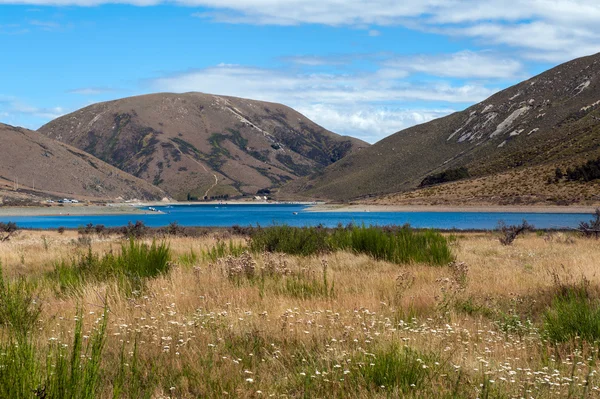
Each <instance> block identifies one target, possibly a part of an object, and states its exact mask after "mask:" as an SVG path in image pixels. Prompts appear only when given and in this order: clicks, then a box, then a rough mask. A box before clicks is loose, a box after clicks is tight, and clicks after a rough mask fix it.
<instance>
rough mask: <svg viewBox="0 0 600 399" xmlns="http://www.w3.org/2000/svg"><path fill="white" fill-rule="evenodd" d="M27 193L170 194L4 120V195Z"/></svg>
mask: <svg viewBox="0 0 600 399" xmlns="http://www.w3.org/2000/svg"><path fill="white" fill-rule="evenodd" d="M15 189H17V190H15ZM28 195H32V196H37V197H39V196H42V197H46V198H47V197H77V198H102V199H111V200H115V199H117V198H121V199H152V200H156V199H162V198H163V197H165V196H166V194H165V193H164V192H163V191H162V190H160V189H159V188H157V187H154V186H152V185H151V184H148V183H146V182H145V181H143V180H140V179H138V178H135V177H133V176H131V175H128V174H127V173H124V172H122V171H120V170H118V169H117V168H115V167H113V166H110V165H108V164H106V163H105V162H102V161H101V160H99V159H97V158H95V157H93V156H91V155H89V154H86V153H85V152H83V151H81V150H79V149H77V148H74V147H71V146H69V145H66V144H63V143H59V142H57V141H55V140H52V139H50V138H48V137H46V136H44V135H42V134H40V133H38V132H35V131H32V130H28V129H23V128H17V127H13V126H9V125H4V124H1V123H0V196H15V197H26V196H28Z"/></svg>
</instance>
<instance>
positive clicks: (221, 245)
mask: <svg viewBox="0 0 600 399" xmlns="http://www.w3.org/2000/svg"><path fill="white" fill-rule="evenodd" d="M246 250H247V248H246V246H245V245H244V244H241V243H240V244H236V243H234V242H233V240H229V243H225V242H224V241H220V240H219V241H217V243H216V245H214V246H212V247H211V248H209V249H206V250H202V259H203V260H207V261H211V262H216V261H217V260H218V259H221V258H224V257H226V256H240V255H241V254H243V253H244V251H246ZM192 255H193V256H194V257H195V256H196V254H194V253H193V251H192Z"/></svg>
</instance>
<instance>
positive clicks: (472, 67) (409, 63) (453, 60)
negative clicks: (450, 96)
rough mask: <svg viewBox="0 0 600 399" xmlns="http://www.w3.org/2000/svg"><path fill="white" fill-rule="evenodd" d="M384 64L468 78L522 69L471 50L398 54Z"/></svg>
mask: <svg viewBox="0 0 600 399" xmlns="http://www.w3.org/2000/svg"><path fill="white" fill-rule="evenodd" d="M386 66H387V67H394V68H396V69H399V70H405V71H407V72H421V73H426V74H428V75H433V76H439V77H453V78H468V79H472V78H477V79H480V78H483V79H485V78H500V79H514V78H515V77H517V76H519V75H522V73H523V65H522V64H521V63H520V62H519V61H517V60H514V59H510V58H504V57H500V56H497V55H495V54H492V53H490V52H479V53H477V52H473V51H461V52H458V53H454V54H444V55H421V56H413V57H402V58H397V59H395V60H392V61H389V62H387V63H386Z"/></svg>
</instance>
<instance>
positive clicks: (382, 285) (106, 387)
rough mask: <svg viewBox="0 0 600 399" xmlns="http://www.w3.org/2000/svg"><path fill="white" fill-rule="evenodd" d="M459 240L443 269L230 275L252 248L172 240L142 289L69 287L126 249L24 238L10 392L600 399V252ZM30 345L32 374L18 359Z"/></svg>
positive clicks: (265, 262)
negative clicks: (68, 273) (215, 252)
mask: <svg viewBox="0 0 600 399" xmlns="http://www.w3.org/2000/svg"><path fill="white" fill-rule="evenodd" d="M447 238H448V241H449V245H450V247H451V251H452V255H453V257H454V258H455V261H454V262H452V263H451V264H449V265H445V266H434V265H429V264H419V263H412V264H393V263H388V262H384V261H377V260H374V259H373V258H371V257H369V256H367V255H363V254H355V253H350V252H333V253H327V254H323V255H319V256H307V257H299V256H291V255H286V254H273V253H260V252H258V253H257V252H252V253H245V254H242V255H240V256H227V254H226V253H225V254H221V255H224V256H223V257H220V258H219V259H217V260H215V256H208V255H207V254H208V251H209V250H210V248H214V247H215V246H218V245H220V243H223V242H226V243H228V244H229V242H230V241H231V242H232V244H233V246H232V247H233V248H239V246H242V245H246V243H247V241H248V238H247V237H244V236H231V235H230V234H229V233H211V234H208V235H206V236H203V237H200V238H187V237H168V236H167V237H165V238H164V241H165V242H166V243H167V245H168V246H169V258H170V261H169V264H168V266H169V268H168V269H167V270H166V271H165V272H163V273H160V274H159V275H158V276H157V277H152V278H148V279H145V280H144V281H143V283H142V284H140V285H137V286H135V289H134V288H132V287H134V286H131V285H130V286H125V288H124V285H123V284H122V283H120V282H119V280H118V279H111V278H110V277H108V278H105V279H103V280H102V279H97V280H93V279H88V280H85V281H79V282H78V283H73V284H66V283H65V281H67V280H66V278H65V277H57V276H58V274H57V271H56V270H57V268H58V267H59V266H58V265H59V264H60V263H61V262H63V264H75V263H77V260H78V259H79V263H78V264H79V265H80V267H84V266H82V265H83V262H82V261H81V259H85V257H86V256H90V254H98V255H99V256H101V255H102V254H106V253H110V252H111V251H112V252H113V253H115V254H117V253H119V252H120V251H121V246H122V244H123V243H125V245H129V244H128V243H127V241H126V240H124V239H123V238H121V237H120V236H98V235H90V236H86V237H85V238H82V237H81V236H80V235H78V234H77V232H72V231H66V232H64V233H63V234H59V233H57V232H38V231H20V232H19V233H18V235H16V236H15V237H13V238H12V239H11V240H10V241H7V242H3V243H0V263H1V264H2V271H3V274H4V282H3V284H2V287H0V288H1V289H2V292H1V293H0V301H4V302H3V303H2V305H3V306H7V307H6V309H8V308H10V309H16V310H15V311H14V312H16V313H19V312H21V313H20V314H25V313H26V312H24V311H23V307H22V306H21V307H19V306H16V305H15V300H14V298H21V299H23V300H24V301H25V303H26V305H27V306H29V308H30V309H32V308H35V309H37V306H39V307H40V314H39V315H38V316H37V317H35V320H34V321H33V322H32V323H33V324H32V326H33V327H32V328H31V329H30V330H29V331H26V337H21V336H19V334H18V333H14V331H15V330H18V326H15V325H13V324H11V320H15V319H14V318H11V317H13V316H11V314H10V312H7V311H6V310H5V311H2V312H0V323H2V325H1V326H0V330H1V333H0V334H1V335H0V336H1V340H2V343H1V345H2V348H1V349H2V352H1V353H0V364H1V367H0V382H1V383H2V385H3V386H4V388H3V391H2V392H4V394H6V392H9V391H8V388H6V384H8V383H11V384H14V385H15V386H17V385H18V386H20V388H19V389H20V391H19V390H18V389H17V388H15V390H13V391H10V392H12V393H11V395H15V396H13V397H17V396H21V397H47V398H50V397H57V396H56V395H58V396H62V397H102V398H113V397H116V398H119V397H131V398H139V397H148V398H171V397H173V398H192V397H194V398H195V397H232V398H233V397H241V398H259V397H278V398H281V397H287V398H297V397H305V398H316V397H339V398H342V397H343V398H347V397H353V398H371V397H376V398H377V397H381V398H383V397H416V398H433V397H442V398H443V397H446V398H475V397H479V398H521V397H522V398H546V397H573V398H583V397H598V395H600V388H599V386H600V377H599V376H598V375H597V373H598V371H599V366H598V361H599V360H600V359H599V355H600V353H599V350H600V345H599V344H598V342H597V341H596V339H597V338H600V321H599V320H600V317H598V315H599V314H600V313H599V312H598V303H597V300H598V298H600V295H599V294H600V289H599V287H600V275H598V273H597V270H598V265H600V245H598V244H599V242H598V241H596V240H593V239H586V238H583V237H578V236H576V235H570V234H565V233H551V234H548V233H539V234H536V233H528V234H527V235H524V236H519V237H518V238H517V239H516V240H515V242H514V243H513V244H512V245H509V246H504V245H501V244H500V242H499V240H498V236H497V235H496V234H495V233H466V234H460V235H458V236H452V237H449V236H448V237H447ZM142 240H143V241H144V240H145V241H146V242H147V244H148V245H150V244H151V242H152V239H142ZM162 240H163V239H161V238H159V239H157V242H161V241H162ZM90 248H91V249H90ZM90 251H91V252H90ZM225 252H227V251H225ZM234 252H236V254H237V253H239V251H234ZM203 253H204V255H203ZM211 258H212V259H211ZM74 261H75V262H74ZM82 273H83V271H82ZM23 279H25V280H23ZM69 281H72V280H69ZM27 292H29V293H30V295H31V303H27V301H26V300H27V296H26V295H25V294H23V293H27ZM19 293H20V294H19ZM570 293H575V294H573V295H571V294H570ZM577 293H580V294H581V298H580V296H577V295H579V294H577ZM11 296H12V297H11ZM575 296H577V298H580V299H581V301H577V300H574V301H571V302H569V301H568V300H569V299H573V298H574V297H575ZM11 298H12V299H11ZM561 298H562V302H561ZM11 301H12V302H11ZM7 304H8V305H7ZM573 304H574V305H573ZM571 305H572V306H573V307H572V308H569V306H571ZM579 305H581V306H579ZM27 306H26V307H27ZM561 306H562V307H561ZM578 306H579V307H578ZM565 309H567V311H569V309H571V313H573V314H575V313H577V312H582V315H583V316H582V317H584V318H586V321H587V322H588V324H590V326H589V329H588V330H585V329H584V326H580V325H579V324H578V321H577V320H578V319H576V318H575V319H574V321H573V323H574V325H560V322H557V321H556V317H554V316H556V315H558V316H560V315H561V314H562V313H560V312H561V311H564V310H565ZM586 312H587V313H586ZM595 318H597V320H596V319H595ZM77 320H79V322H80V323H81V324H80V325H79V327H78V322H77ZM594 323H596V324H594ZM586 326H587V325H586ZM579 327H581V329H580V330H577V329H578V328H579ZM78 328H81V332H80V334H79V335H78V330H77V329H78ZM572 331H576V333H578V335H579V336H576V335H577V334H571V335H569V334H570V333H571V332H572ZM561 334H562V335H561ZM586 334H587V335H586ZM595 334H596V335H595ZM15 337H16V338H15ZM78 337H79V338H78ZM27 345H30V346H31V348H32V353H33V354H32V355H31V356H30V357H31V358H32V359H30V358H29V357H27V356H28V355H26V354H25V355H23V354H19V353H20V352H19V348H21V347H25V346H27ZM15 346H16V347H17V349H14V348H13V347H15ZM11 348H13V349H11ZM11 356H12V357H11ZM15 359H19V360H18V361H17V360H15ZM28 359H29V360H28ZM61 359H62V361H61ZM65 360H67V361H66V362H65ZM28 361H29V363H27V362H28ZM7 370H13V371H14V370H17V371H14V372H12V371H7ZM19 370H20V371H19ZM19 373H21V374H23V373H25V375H24V376H23V375H20V374H19ZM61 373H62V374H63V375H64V376H63V377H61V378H63V379H62V380H61V381H62V383H63V384H64V385H66V387H62V388H60V387H59V388H57V386H58V385H57V383H56V381H54V382H52V381H53V380H52V377H51V376H56V375H61ZM55 380H56V379H55ZM19 384H20V385H19ZM28 384H29V385H28ZM32 384H33V386H32ZM59 385H60V384H59ZM86 387H87V388H86ZM60 389H63V390H62V391H61V390H60ZM53 395H54V396H53Z"/></svg>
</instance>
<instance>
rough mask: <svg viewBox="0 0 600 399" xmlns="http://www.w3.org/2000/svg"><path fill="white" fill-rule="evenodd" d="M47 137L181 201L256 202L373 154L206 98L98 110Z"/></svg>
mask: <svg viewBox="0 0 600 399" xmlns="http://www.w3.org/2000/svg"><path fill="white" fill-rule="evenodd" d="M39 131H40V132H41V133H43V134H45V135H47V136H48V137H51V138H54V139H57V140H60V141H63V142H65V143H68V144H71V145H73V146H76V147H78V148H80V149H82V150H84V151H87V152H89V153H90V154H92V155H95V156H96V157H98V158H100V159H102V160H104V161H106V162H108V163H110V164H112V165H114V166H116V167H118V168H119V169H121V170H123V171H126V172H128V173H131V174H133V175H134V176H137V177H140V178H142V179H144V180H146V181H148V182H151V183H153V184H155V185H157V186H158V187H160V188H162V189H164V190H165V191H167V192H168V193H169V194H171V195H172V196H173V197H175V198H178V199H185V198H186V197H189V196H193V197H200V198H202V197H205V196H206V197H219V196H223V195H229V196H239V195H244V194H250V195H254V194H256V193H257V191H259V190H262V189H272V188H277V187H279V186H280V185H282V184H283V183H285V182H288V181H290V180H292V179H295V178H297V177H299V176H306V175H309V174H311V173H314V172H319V171H321V170H322V169H323V168H325V167H326V166H328V165H330V164H332V163H334V162H337V161H339V160H340V159H342V158H343V157H345V156H346V155H348V154H350V153H352V152H355V151H356V150H358V149H361V148H364V147H367V146H368V144H366V143H364V142H362V141H360V140H357V139H353V138H349V137H342V136H339V135H337V134H334V133H332V132H330V131H328V130H326V129H324V128H322V127H320V126H318V125H317V124H315V123H313V122H312V121H310V120H309V119H307V118H306V117H304V116H303V115H301V114H299V113H298V112H296V111H294V110H293V109H291V108H289V107H286V106H283V105H281V104H274V103H267V102H262V101H254V100H246V99H241V98H234V97H224V96H216V95H210V94H202V93H186V94H166V93H162V94H151V95H144V96H138V97H130V98H125V99H121V100H116V101H109V102H104V103H100V104H95V105H91V106H89V107H86V108H83V109H81V110H79V111H76V112H73V113H71V114H69V115H65V116H63V117H61V118H58V119H56V120H54V121H52V122H50V123H48V124H47V125H45V126H43V127H42V128H40V130H39Z"/></svg>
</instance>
